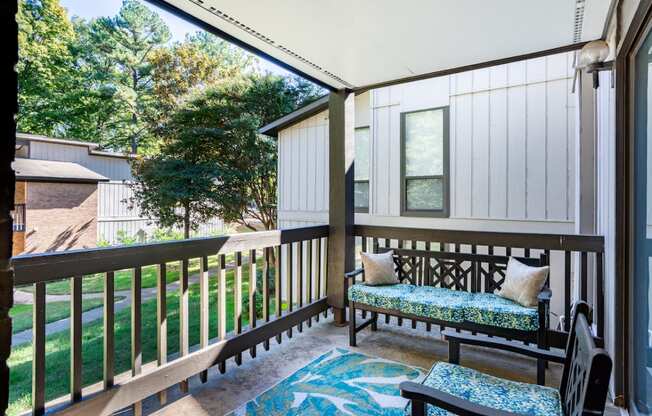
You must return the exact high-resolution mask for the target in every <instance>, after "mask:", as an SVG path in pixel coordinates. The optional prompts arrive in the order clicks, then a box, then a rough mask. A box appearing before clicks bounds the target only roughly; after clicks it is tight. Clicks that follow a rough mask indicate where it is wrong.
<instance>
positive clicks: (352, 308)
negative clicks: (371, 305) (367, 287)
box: [349, 302, 356, 347]
mask: <svg viewBox="0 0 652 416" xmlns="http://www.w3.org/2000/svg"><path fill="white" fill-rule="evenodd" d="M355 335H356V334H355V303H353V302H349V345H350V346H351V347H355Z"/></svg>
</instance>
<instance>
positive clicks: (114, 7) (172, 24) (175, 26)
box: [60, 0, 290, 75]
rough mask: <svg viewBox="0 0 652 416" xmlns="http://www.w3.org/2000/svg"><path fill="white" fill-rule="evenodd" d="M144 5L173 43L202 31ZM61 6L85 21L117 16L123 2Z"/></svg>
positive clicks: (67, 1)
mask: <svg viewBox="0 0 652 416" xmlns="http://www.w3.org/2000/svg"><path fill="white" fill-rule="evenodd" d="M142 3H143V4H145V5H146V6H147V7H149V8H150V9H153V10H155V11H156V12H157V13H158V15H159V16H161V18H162V19H163V20H164V21H165V23H166V24H167V25H168V27H169V28H170V32H171V33H172V41H180V40H183V39H185V37H186V33H191V32H196V31H198V30H202V29H200V28H198V27H197V26H195V25H193V24H191V23H188V22H186V21H185V20H183V19H180V18H178V17H177V16H175V15H173V14H171V13H169V12H167V11H165V10H162V9H160V8H158V7H156V6H154V5H152V4H150V3H148V2H146V1H142ZM60 4H61V5H62V6H63V7H65V8H66V9H67V10H68V15H69V16H71V17H72V16H79V17H82V18H84V19H92V18H95V17H100V16H115V15H116V14H117V13H118V10H120V6H121V5H122V0H61V1H60ZM258 61H259V64H260V68H261V69H262V70H267V71H270V72H272V73H275V74H279V75H288V74H290V73H289V72H288V71H286V70H285V69H283V68H281V67H279V66H277V65H275V64H273V63H271V62H268V61H266V60H264V59H262V58H258Z"/></svg>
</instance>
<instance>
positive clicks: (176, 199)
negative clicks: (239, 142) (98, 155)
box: [130, 154, 219, 238]
mask: <svg viewBox="0 0 652 416" xmlns="http://www.w3.org/2000/svg"><path fill="white" fill-rule="evenodd" d="M133 171H134V182H133V183H132V184H131V187H132V189H133V191H134V195H135V196H134V197H133V198H132V199H131V200H130V202H131V203H132V205H135V204H138V206H139V207H140V209H141V211H142V212H144V213H145V214H146V215H148V216H149V217H150V218H156V222H157V224H158V225H159V226H162V227H181V228H183V237H184V238H189V237H190V231H191V230H195V229H197V227H198V226H199V224H202V223H204V222H206V221H208V220H209V219H211V218H214V217H215V216H217V214H218V207H217V206H216V205H215V203H214V200H213V194H214V193H215V192H217V191H218V177H219V175H218V171H217V170H216V169H215V164H214V163H211V162H205V161H201V160H197V159H194V160H193V158H191V159H183V158H178V157H173V156H171V155H166V154H160V155H156V156H153V157H139V158H138V159H137V160H136V161H135V162H134V164H133Z"/></svg>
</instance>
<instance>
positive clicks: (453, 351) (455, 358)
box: [448, 339, 460, 364]
mask: <svg viewBox="0 0 652 416" xmlns="http://www.w3.org/2000/svg"><path fill="white" fill-rule="evenodd" d="M448 362H449V363H451V364H459V363H460V343H459V342H457V341H453V340H450V339H449V340H448Z"/></svg>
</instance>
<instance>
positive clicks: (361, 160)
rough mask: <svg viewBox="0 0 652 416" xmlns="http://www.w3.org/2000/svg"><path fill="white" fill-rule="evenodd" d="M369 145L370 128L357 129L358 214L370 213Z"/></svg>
mask: <svg viewBox="0 0 652 416" xmlns="http://www.w3.org/2000/svg"><path fill="white" fill-rule="evenodd" d="M369 143H370V133H369V127H360V128H357V129H355V178H354V181H353V194H354V197H353V203H354V206H355V211H356V212H369V152H370V146H369Z"/></svg>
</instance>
